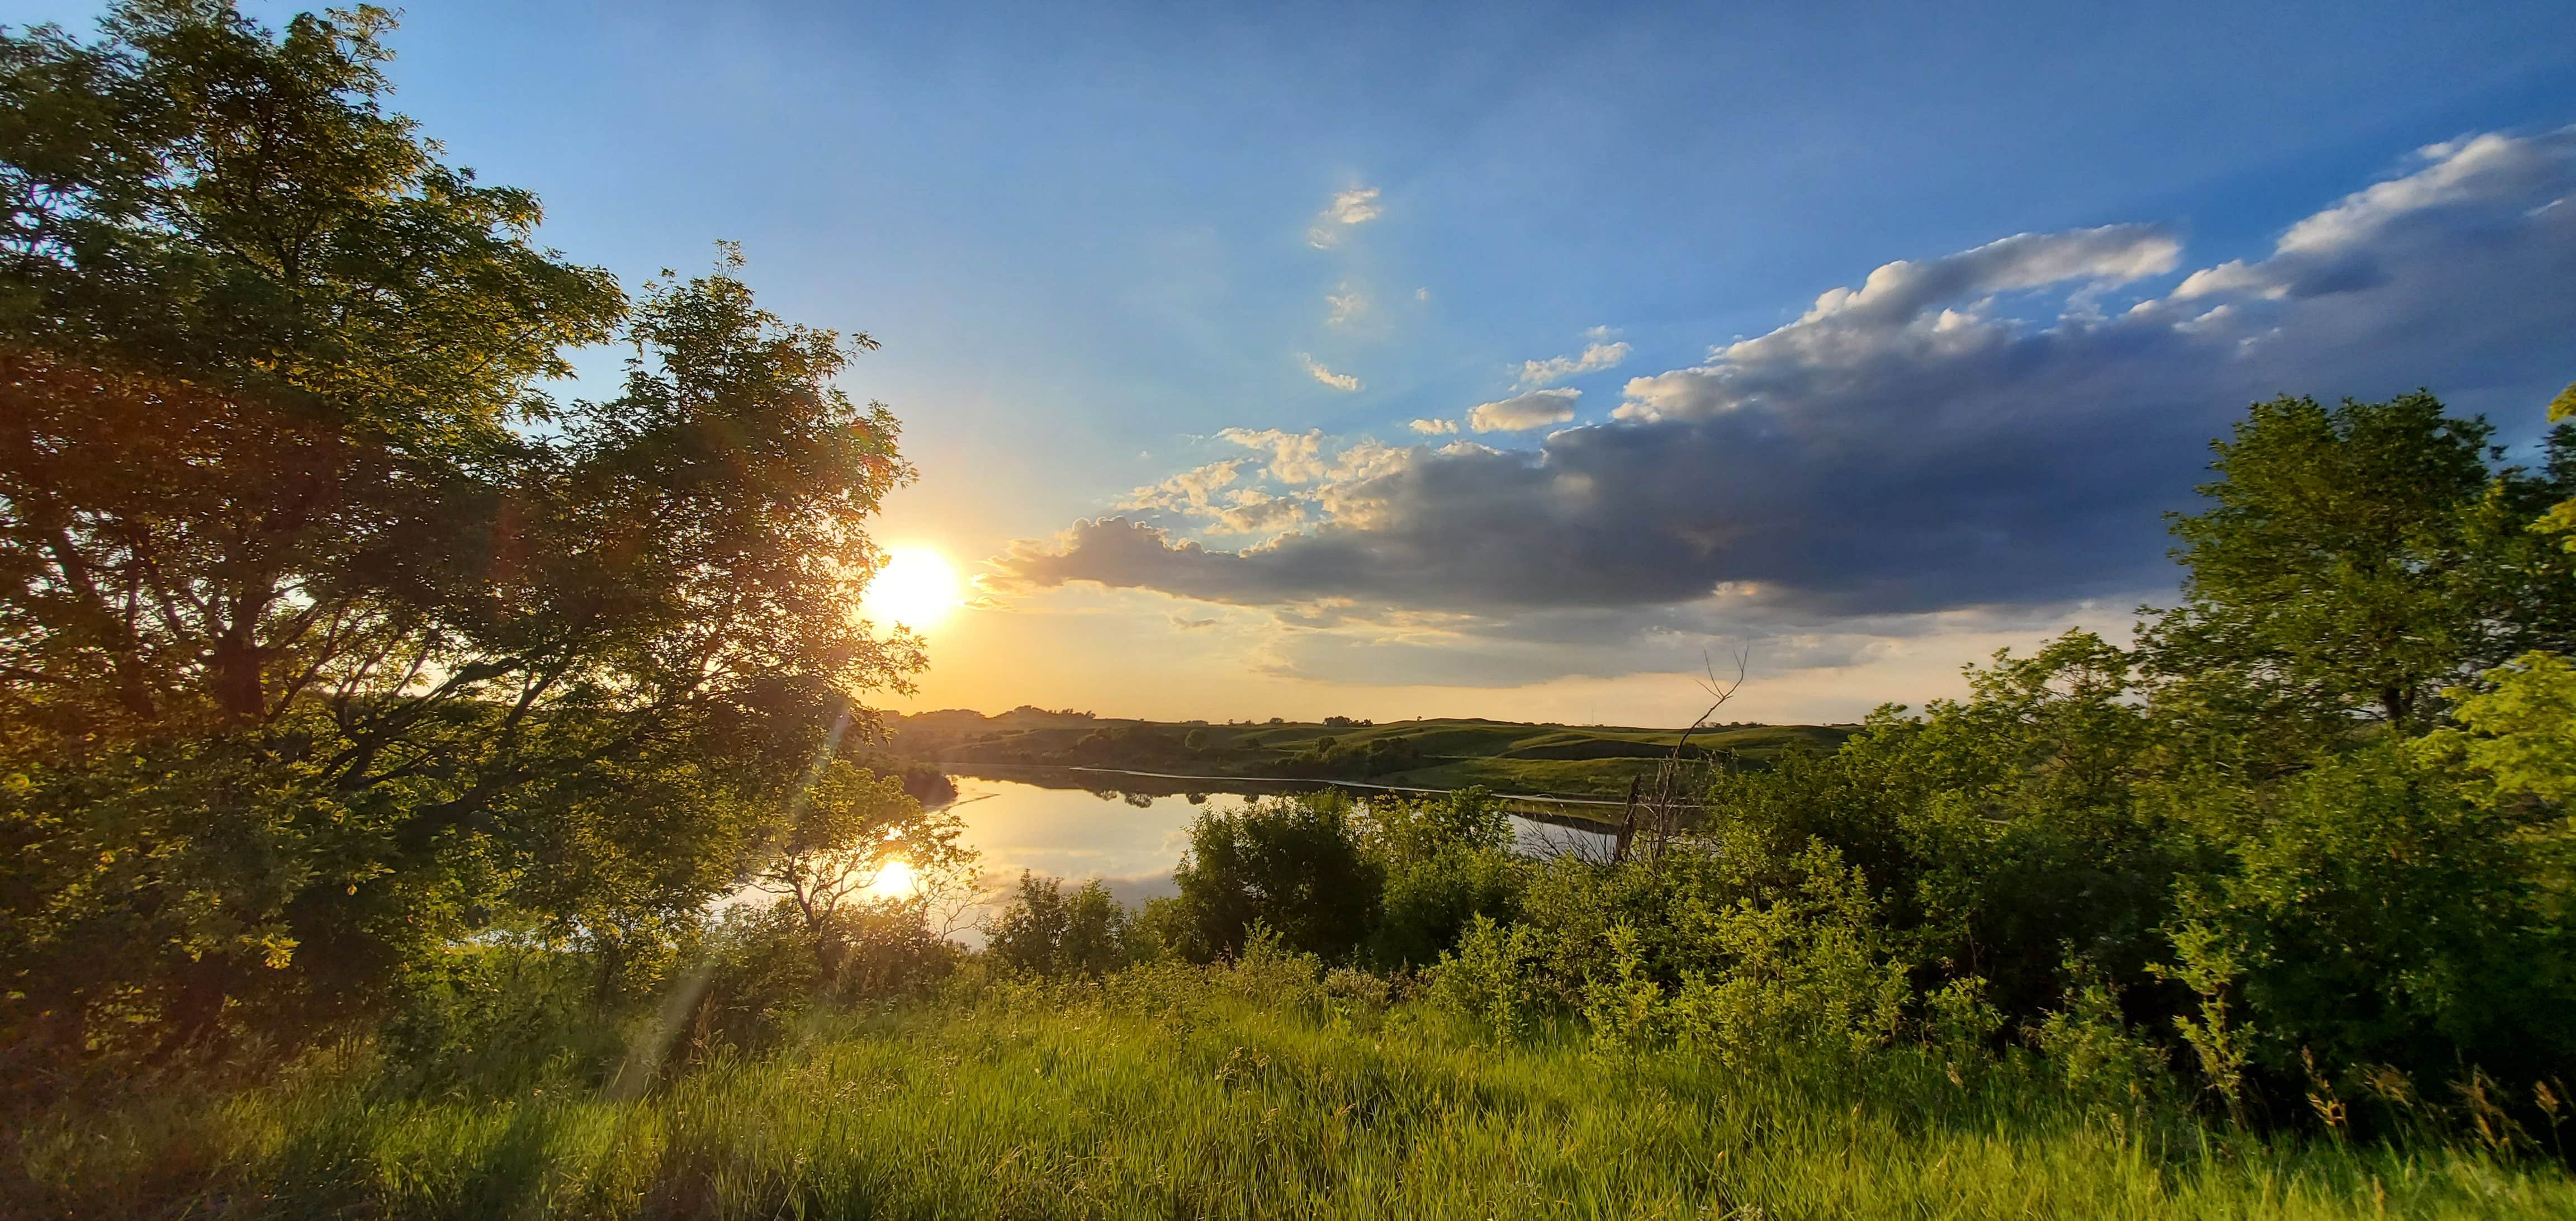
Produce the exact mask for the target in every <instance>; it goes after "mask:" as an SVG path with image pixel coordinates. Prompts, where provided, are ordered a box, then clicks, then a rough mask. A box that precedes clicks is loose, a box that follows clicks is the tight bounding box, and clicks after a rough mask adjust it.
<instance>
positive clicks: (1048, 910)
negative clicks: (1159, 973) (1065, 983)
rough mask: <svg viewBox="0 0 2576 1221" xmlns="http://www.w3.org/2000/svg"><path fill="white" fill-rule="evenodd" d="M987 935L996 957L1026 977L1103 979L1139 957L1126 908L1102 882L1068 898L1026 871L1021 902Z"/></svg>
mask: <svg viewBox="0 0 2576 1221" xmlns="http://www.w3.org/2000/svg"><path fill="white" fill-rule="evenodd" d="M988 934H989V937H990V941H989V943H988V948H989V949H990V951H991V953H992V955H993V957H994V958H995V959H996V960H998V961H999V962H1001V963H1002V964H1003V965H1004V966H1005V967H1007V968H1008V969H1010V970H1012V971H1014V972H1017V973H1020V974H1024V975H1035V976H1041V977H1046V978H1059V977H1067V976H1080V977H1082V978H1085V979H1098V978H1100V977H1101V976H1104V975H1107V974H1109V973H1110V972H1112V971H1115V970H1117V969H1119V968H1120V967H1123V966H1126V965H1127V964H1128V963H1129V962H1130V961H1132V960H1134V959H1135V958H1136V957H1137V956H1138V955H1137V952H1136V944H1137V938H1136V936H1135V935H1134V934H1133V933H1131V932H1130V930H1129V927H1128V919H1127V911H1126V909H1125V908H1123V907H1121V906H1119V903H1118V900H1116V899H1113V898H1111V897H1110V895H1109V888H1108V887H1106V886H1103V885H1101V884H1100V882H1099V881H1097V880H1094V881H1090V882H1085V883H1083V885H1082V887H1081V888H1080V889H1078V890H1076V891H1074V892H1073V894H1072V896H1071V897H1067V896H1066V895H1065V894H1064V890H1063V885H1062V884H1061V883H1059V882H1058V881H1056V880H1055V879H1054V878H1041V877H1036V876H1034V875H1032V874H1030V873H1028V872H1027V871H1026V870H1023V871H1021V873H1020V893H1019V897H1018V898H1016V899H1014V900H1012V902H1011V904H1010V906H1008V907H1006V908H1003V909H1002V911H1001V913H1000V914H999V915H997V916H995V917H994V918H993V921H992V924H991V926H990V928H989V929H988Z"/></svg>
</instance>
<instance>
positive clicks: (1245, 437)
mask: <svg viewBox="0 0 2576 1221" xmlns="http://www.w3.org/2000/svg"><path fill="white" fill-rule="evenodd" d="M1217 435H1218V436H1220V437H1223V438H1225V439H1226V440H1228V441H1232V442H1234V443H1235V444H1237V445H1240V446H1242V447H1244V448H1245V449H1252V450H1259V451H1261V452H1263V453H1266V454H1268V455H1270V465H1269V466H1268V467H1266V468H1265V469H1264V472H1263V473H1265V474H1267V475H1268V476H1269V477H1270V478H1273V479H1276V480H1278V481H1279V482H1281V483H1312V482H1314V481H1315V480H1317V479H1320V478H1323V476H1324V470H1325V467H1324V460H1323V452H1324V430H1322V429H1320V428H1309V429H1307V430H1306V431H1304V432H1283V431H1281V430H1279V429H1276V428H1264V429H1260V430H1258V431H1255V430H1253V429H1249V428H1228V429H1226V430H1224V431H1222V432H1219V433H1218V434H1217Z"/></svg>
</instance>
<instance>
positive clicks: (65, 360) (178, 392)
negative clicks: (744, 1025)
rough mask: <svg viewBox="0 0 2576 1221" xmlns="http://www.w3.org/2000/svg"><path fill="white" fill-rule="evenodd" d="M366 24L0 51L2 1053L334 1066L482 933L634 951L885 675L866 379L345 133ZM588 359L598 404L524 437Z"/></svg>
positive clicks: (807, 340) (385, 122) (238, 26)
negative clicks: (331, 1055) (119, 1051)
mask: <svg viewBox="0 0 2576 1221" xmlns="http://www.w3.org/2000/svg"><path fill="white" fill-rule="evenodd" d="M390 25H391V19H390V18H389V17H388V15H387V14H385V13H384V12H383V11H381V10H377V9H372V8H361V9H358V10H355V11H354V12H349V13H338V14H334V15H332V16H330V17H316V16H312V15H309V14H308V15H304V16H299V17H297V18H295V19H294V20H293V21H292V22H291V23H289V24H288V25H287V27H286V28H285V30H284V31H283V32H282V33H279V32H272V31H269V30H266V29H263V28H261V27H259V26H257V25H255V24H254V23H252V22H250V21H248V20H246V19H244V18H243V17H241V16H240V15H239V14H238V13H236V12H234V11H233V9H232V7H231V6H230V5H229V4H228V3H216V2H211V0H134V2H131V3H127V4H124V5H121V6H119V7H118V8H116V9H115V10H114V11H113V12H112V13H111V15H110V16H109V17H108V18H107V20H106V21H105V22H104V25H103V29H104V31H105V36H104V37H103V38H102V39H101V40H99V41H97V42H95V43H81V42H78V41H75V40H73V39H71V38H70V37H68V36H66V35H65V34H63V33H62V32H61V31H59V30H56V29H53V28H50V27H40V28H38V29H35V30H32V31H28V32H26V33H23V34H17V35H0V193H5V195H6V202H7V217H6V221H5V226H6V227H5V229H0V676H5V678H6V683H5V686H0V782H5V783H0V819H5V821H0V841H5V842H0V914H4V915H5V921H6V923H5V927H0V972H5V974H6V980H5V982H0V1024H5V1031H6V1034H7V1035H8V1036H9V1037H8V1040H7V1044H8V1046H9V1047H11V1048H14V1049H16V1050H18V1051H21V1052H26V1053H29V1054H36V1055H45V1056H60V1055H64V1054H71V1055H75V1056H77V1055H83V1054H89V1053H90V1052H94V1051H97V1050H99V1049H101V1048H105V1047H109V1046H111V1045H118V1044H120V1043H122V1044H127V1045H142V1046H150V1047H154V1048H157V1049H159V1050H161V1051H164V1052H167V1051H170V1050H173V1049H176V1048H183V1047H189V1046H196V1045H202V1044H203V1043H204V1042H205V1041H206V1040H207V1039H208V1037H209V1036H210V1035H213V1034H215V1033H217V1032H219V1031H221V1030H223V1029H227V1028H230V1027H231V1026H233V1025H236V1024H237V1019H239V1018H241V1017H242V1016H243V1015H245V1014H250V1015H254V1016H256V1015H260V1014H266V1015H268V1016H269V1017H272V1018H282V1017H288V1016H299V1017H303V1018H307V1019H323V1018H328V1017H330V1016H332V1015H334V1014H339V1013H345V1012H347V1011H349V1010H350V1009H352V1008H353V1007H357V1008H363V1007H364V1006H365V1005H366V1004H367V1003H368V1002H369V1001H370V1000H371V999H372V998H373V997H375V996H376V995H378V994H379V992H380V989H379V988H378V987H377V986H376V985H379V984H381V983H382V982H383V981H384V980H385V979H386V978H387V977H388V976H389V975H390V974H391V973H392V972H394V971H396V970H397V969H399V967H400V965H401V964H402V963H403V962H404V961H405V960H406V959H407V958H409V957H410V956H413V955H416V954H418V953H420V952H423V951H424V950H425V949H427V948H430V947H434V946H436V945H438V944H441V943H443V942H444V941H446V940H447V939H450V938H453V937H455V936H456V935H458V934H460V933H463V932H466V931H470V930H471V929H472V928H474V927H476V926H477V925H479V924H483V923H488V922H491V921H495V920H514V921H518V922H520V923H521V924H522V925H524V926H528V927H534V928H537V929H540V930H550V931H552V932H553V933H556V934H559V935H562V936H567V937H578V938H582V939H586V940H588V941H590V942H592V943H595V944H600V945H604V946H607V947H609V948H612V949H617V948H620V947H623V946H626V945H628V944H629V943H632V942H633V941H634V940H635V939H636V938H637V937H645V938H647V939H650V938H651V937H652V936H653V935H654V934H655V933H656V932H657V930H661V929H664V928H666V927H667V926H669V925H671V924H674V923H677V922H684V921H687V920H690V919H692V918H694V914H695V912H696V911H697V910H698V909H699V907H700V906H701V905H702V904H703V903H704V902H705V900H706V899H707V897H708V896H709V895H711V894H714V893H717V892H719V891H721V890H723V889H724V888H726V887H728V886H730V885H732V884H734V882H735V880H736V879H738V878H739V877H740V876H741V875H742V873H743V871H744V869H745V868H746V863H747V857H748V855H749V854H752V853H755V852H757V851H758V850H759V849H760V847H761V846H762V845H763V844H765V843H768V842H769V837H770V836H771V835H772V833H773V828H772V827H771V825H770V824H771V823H772V822H774V821H775V817H776V815H777V813H778V812H779V811H783V810H784V809H786V808H787V807H788V805H789V798H790V796H791V790H792V789H793V788H794V787H795V786H796V784H797V783H798V781H799V778H801V777H803V776H806V775H809V774H812V772H813V758H814V757H815V754H816V752H817V751H818V749H823V748H825V747H826V746H827V743H826V741H825V737H824V731H825V728H826V727H827V726H829V725H832V724H834V723H835V722H836V720H837V718H839V717H841V716H844V715H849V714H852V713H853V712H854V711H855V710H857V709H858V708H859V707H860V701H861V699H862V698H863V697H864V696H865V694H866V693H868V692H869V691H871V690H873V689H879V688H884V687H888V686H900V685H902V683H903V682H904V681H905V677H904V676H905V675H906V674H908V673H910V672H911V671H912V670H914V669H916V668H917V667H918V666H919V665H920V663H921V657H920V653H919V650H918V644H917V642H916V641H913V640H912V639H910V638H909V637H905V636H901V635H897V636H893V637H880V636H878V635H876V634H875V633H874V632H873V631H872V630H871V628H870V625H868V624H867V623H865V622H863V621H861V620H860V619H859V618H857V617H856V615H855V613H854V611H853V609H852V608H853V607H854V606H855V604H856V593H857V591H858V589H859V588H860V586H861V585H862V584H863V583H864V582H865V580H866V579H867V578H868V577H869V576H870V575H871V574H872V572H873V570H874V568H875V566H876V565H877V564H878V563H879V562H880V556H879V554H878V552H877V551H876V550H875V549H874V548H873V547H872V546H871V544H870V542H869V540H868V537H867V534H866V531H865V529H864V522H865V519H866V518H867V517H868V516H869V515H870V514H871V513H872V512H873V511H874V509H875V507H876V505H877V503H878V501H879V499H880V498H881V497H882V496H883V495H884V494H885V492H886V491H888V490H889V489H890V488H892V487H893V486H895V485H896V484H897V483H898V482H900V481H901V480H903V479H905V478H907V477H908V475H909V468H908V467H907V466H906V465H905V464H904V463H903V461H902V459H901V457H900V456H899V454H898V452H897V450H896V446H895V424H894V421H893V419H892V418H891V417H890V416H889V415H888V414H887V413H886V411H885V410H884V409H883V408H882V407H881V406H878V405H875V404H869V405H866V406H861V405H858V404H856V403H854V402H852V401H851V400H850V399H848V398H847V397H845V396H844V395H843V394H842V393H841V392H840V391H839V390H837V389H835V388H833V380H834V378H835V377H836V376H837V375H838V374H839V373H840V372H841V371H842V370H843V368H844V367H845V366H846V364H847V362H848V361H849V359H850V358H851V357H852V356H853V355H854V354H856V353H857V352H860V351H863V350H865V349H867V348H869V347H872V346H873V344H872V343H871V341H870V340H868V338H867V337H866V336H864V335H859V336H854V337H850V338H846V339H845V338H843V337H842V336H839V335H837V334H835V333H833V332H830V331H824V330H815V329H810V328H806V327H801V326H794V325H789V324H787V323H784V322H782V321H781V320H780V319H778V318H776V317H774V316H773V315H771V314H769V313H767V312H765V311H763V310H761V309H760V308H759V307H758V306H757V305H756V304H755V303H754V302H753V300H752V297H751V294H750V291H749V289H748V288H747V287H745V285H744V284H743V282H742V280H741V279H740V278H739V275H738V271H739V268H740V258H739V256H738V255H736V254H734V253H732V252H731V251H730V250H728V251H727V252H726V257H725V258H724V259H723V261H722V262H721V263H720V265H719V266H718V267H717V268H716V270H715V271H714V272H713V273H711V274H709V275H706V276H703V277H698V278H694V279H687V280H682V279H678V278H675V277H670V276H667V275H666V276H665V277H664V278H663V279H661V280H659V281H657V282H656V283H655V284H654V285H652V286H651V288H650V289H649V291H648V292H646V293H645V294H644V295H643V297H642V299H641V300H640V301H639V302H637V303H636V304H635V305H634V306H633V307H632V308H630V306H629V303H628V302H627V300H626V298H625V296H624V294H623V293H622V291H621V290H620V289H619V287H618V285H617V284H616V282H615V280H614V279H613V278H612V277H610V276H609V275H608V274H607V273H605V272H602V271H599V270H597V269H594V268H586V267H581V266H578V265H575V264H573V263H570V262H569V261H567V260H565V259H564V258H563V257H561V256H560V255H558V254H556V253H555V252H553V251H551V250H547V249H544V248H542V247H541V246H539V245H538V244H537V243H536V240H535V236H534V230H535V226H536V225H537V223H538V220H539V215H540V214H539V210H538V206H537V202H536V200H535V199H534V198H533V197H532V196H530V195H529V194H527V193H526V192H524V191H518V190H512V189H508V188H500V187H489V186H484V185H481V184H478V183H477V182H476V181H475V179H474V177H473V175H472V173H471V172H470V171H467V170H463V169H459V168H455V167H451V166H449V165H447V164H445V163H443V162H442V161H441V160H440V158H439V149H438V147H437V146H436V145H435V144H434V143H432V142H430V141H428V140H426V139H424V138H422V137H421V136H420V134H419V133H418V132H417V131H416V130H415V129H414V127H413V125H412V124H411V122H410V121H408V120H406V119H403V118H401V117H399V116H397V115H393V114H389V113H387V112H385V111H384V109H383V108H382V105H381V100H382V97H383V95H384V93H385V91H386V82H385V79H384V77H383V75H382V71H381V69H382V65H383V63H384V62H385V60H386V59H387V58H388V53H387V52H386V51H385V50H384V48H383V46H382V44H381V43H380V41H379V39H380V36H381V35H382V34H383V33H384V32H385V31H386V30H387V29H388V28H389V27H390ZM619 334H622V335H623V336H624V338H625V339H626V340H627V342H628V343H630V344H631V346H632V350H633V353H634V355H633V357H632V359H631V360H630V361H629V363H628V369H627V374H626V378H625V384H624V387H623V390H622V393H619V394H618V395H616V396H615V397H613V398H610V399H607V400H606V401H602V402H576V403H573V404H570V405H568V406H561V405H558V404H556V403H554V402H552V401H550V400H549V399H548V398H547V397H545V396H544V394H543V393H542V392H541V390H542V386H543V384H544V383H545V382H546V381H547V380H548V379H550V378H553V377H555V376H558V375H561V374H565V373H567V372H569V367H568V365H567V363H566V361H565V356H564V354H565V352H566V351H567V350H568V349H569V348H571V347H574V346H578V345H586V344H592V343H597V342H600V341H604V340H607V339H610V338H612V337H614V336H617V335H619ZM857 715H858V716H859V717H860V718H861V719H862V720H863V721H864V718H865V714H864V713H863V712H858V713H857Z"/></svg>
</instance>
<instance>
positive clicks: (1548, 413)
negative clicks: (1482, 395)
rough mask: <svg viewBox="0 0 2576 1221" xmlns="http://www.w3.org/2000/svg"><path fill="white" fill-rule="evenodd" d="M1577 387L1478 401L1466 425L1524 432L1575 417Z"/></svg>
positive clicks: (1488, 429) (1477, 429) (1484, 430)
mask: <svg viewBox="0 0 2576 1221" xmlns="http://www.w3.org/2000/svg"><path fill="white" fill-rule="evenodd" d="M1581 397H1583V392H1582V391H1580V390H1574V389H1564V390H1533V391H1530V392H1529V393H1527V394H1516V395H1513V396H1512V397H1510V398H1507V399H1502V400H1499V401H1496V402H1491V403H1478V404H1477V405H1476V407H1475V409H1474V410H1472V411H1469V412H1468V413H1467V426H1468V427H1470V428H1473V429H1475V430H1476V431H1478V432H1522V431H1525V430H1528V429H1532V428H1545V427H1547V426H1548V425H1550V424H1562V423H1564V422H1566V421H1567V420H1571V419H1573V418H1574V400H1576V399H1578V398H1581Z"/></svg>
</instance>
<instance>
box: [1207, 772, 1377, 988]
mask: <svg viewBox="0 0 2576 1221" xmlns="http://www.w3.org/2000/svg"><path fill="white" fill-rule="evenodd" d="M1172 877H1173V880H1174V881H1175V882H1177V883H1178V884H1179V885H1180V892H1181V893H1180V896H1179V899H1178V902H1177V903H1176V904H1175V909H1176V917H1177V921H1178V925H1179V927H1177V928H1175V929H1174V930H1173V931H1174V933H1175V934H1176V935H1178V936H1179V937H1180V938H1181V941H1180V944H1179V945H1178V946H1177V947H1176V948H1179V949H1181V950H1182V952H1183V953H1185V954H1187V955H1188V956H1189V957H1191V958H1193V959H1195V960H1198V961H1207V960H1209V959H1213V958H1226V957H1232V956H1234V955H1236V954H1238V953H1240V952H1241V951H1242V949H1243V947H1244V944H1245V941H1246V939H1247V938H1248V937H1249V936H1250V935H1251V933H1252V929H1253V926H1254V925H1255V924H1262V925H1266V926H1268V927H1269V928H1270V930H1271V931H1272V932H1274V933H1276V934H1277V935H1278V936H1279V938H1280V940H1281V942H1282V944H1284V945H1285V946H1286V947H1287V948H1288V949H1290V950H1292V951H1295V952H1298V953H1305V954H1314V955H1318V956H1320V957H1323V958H1326V959H1331V960H1339V959H1344V958H1348V957H1349V956H1351V955H1352V954H1353V953H1354V952H1355V951H1356V950H1357V949H1358V948H1359V946H1360V943H1361V941H1362V940H1363V939H1364V938H1366V937H1367V936H1368V932H1369V928H1370V926H1371V925H1372V924H1373V923H1374V922H1375V920H1376V917H1377V909H1378V905H1379V901H1380V899H1379V896H1380V886H1381V884H1382V876H1381V873H1380V870H1379V869H1378V867H1377V866H1376V865H1375V863H1373V862H1372V861H1370V860H1369V858H1368V855H1367V854H1366V853H1365V852H1363V851H1362V849H1361V844H1360V833H1359V829H1358V828H1357V826H1355V825H1354V820H1353V819H1352V817H1351V812H1350V808H1349V804H1348V803H1347V802H1346V801H1344V800H1342V799H1341V798H1340V797H1339V796H1338V795H1335V794H1329V793H1328V794H1318V795H1315V796H1310V797H1308V798H1305V799H1302V800H1282V799H1257V800H1253V801H1248V802H1246V803H1245V804H1244V805H1243V806H1242V808H1240V809H1237V810H1209V811H1206V812H1204V813H1201V814H1200V815H1199V816H1198V819H1197V821H1196V822H1194V823H1193V824H1192V825H1191V827H1190V847H1189V851H1188V853H1187V854H1186V855H1184V856H1183V857H1182V858H1181V863H1180V867H1179V868H1178V869H1176V870H1174V871H1173V874H1172Z"/></svg>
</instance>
